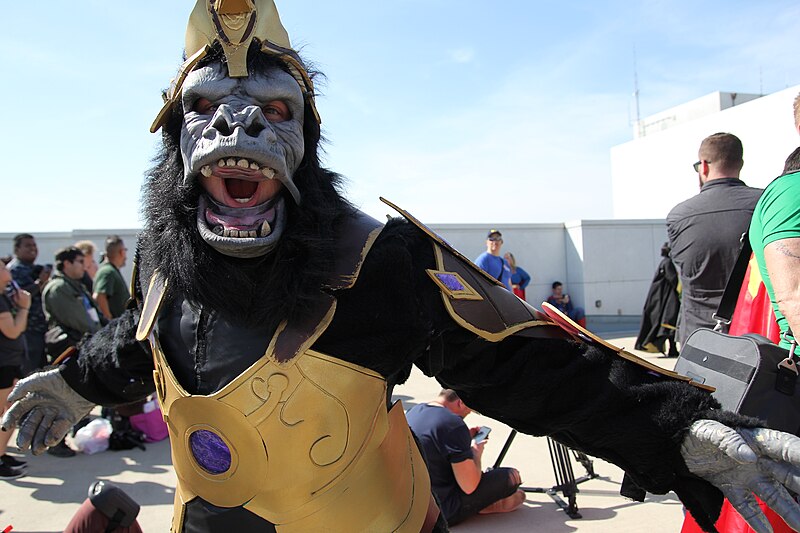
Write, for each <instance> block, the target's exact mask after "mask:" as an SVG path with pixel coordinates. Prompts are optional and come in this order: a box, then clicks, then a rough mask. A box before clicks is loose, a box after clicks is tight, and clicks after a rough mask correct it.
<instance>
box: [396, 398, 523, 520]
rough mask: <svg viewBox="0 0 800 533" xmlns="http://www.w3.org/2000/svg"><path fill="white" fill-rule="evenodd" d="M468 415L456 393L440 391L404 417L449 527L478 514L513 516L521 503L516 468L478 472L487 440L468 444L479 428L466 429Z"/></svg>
mask: <svg viewBox="0 0 800 533" xmlns="http://www.w3.org/2000/svg"><path fill="white" fill-rule="evenodd" d="M471 412H472V410H471V409H470V408H469V407H467V406H466V405H465V404H464V402H462V401H461V398H459V397H458V394H456V392H455V391H454V390H451V389H443V390H442V391H441V392H440V393H439V395H438V396H437V397H436V399H435V400H433V401H432V402H430V403H427V404H420V405H417V406H414V407H413V408H412V409H409V411H408V413H406V418H407V419H408V425H409V426H410V427H411V431H413V432H414V434H415V435H416V436H417V438H418V439H419V442H420V446H421V447H422V451H423V454H424V456H425V460H426V462H427V465H428V472H429V473H430V477H431V488H432V489H433V493H434V494H435V495H436V498H437V499H438V500H439V504H440V506H441V510H442V513H443V514H444V516H445V518H446V519H447V523H448V524H450V525H454V524H457V523H459V522H461V521H463V520H464V519H466V518H468V517H470V516H472V515H475V514H479V513H480V514H489V513H504V512H508V511H513V510H515V509H517V508H519V507H520V506H521V505H522V504H523V503H524V502H525V493H524V492H523V491H522V490H520V489H519V486H520V484H521V483H522V480H521V479H520V475H519V471H517V470H516V469H515V468H495V469H492V470H487V471H486V472H481V456H482V454H483V447H484V445H485V444H486V441H485V440H483V441H481V442H479V443H476V444H473V443H472V437H473V436H474V435H475V434H476V433H477V431H478V429H479V428H477V427H474V428H468V427H467V425H466V424H465V423H464V420H463V419H464V417H465V416H467V415H468V414H469V413H471Z"/></svg>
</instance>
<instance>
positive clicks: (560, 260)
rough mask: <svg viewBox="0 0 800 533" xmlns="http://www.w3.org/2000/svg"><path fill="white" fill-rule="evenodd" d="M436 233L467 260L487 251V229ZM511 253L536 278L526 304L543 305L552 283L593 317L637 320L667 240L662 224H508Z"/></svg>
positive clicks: (458, 227) (506, 246) (442, 228)
mask: <svg viewBox="0 0 800 533" xmlns="http://www.w3.org/2000/svg"><path fill="white" fill-rule="evenodd" d="M432 229H433V230H434V231H435V232H436V233H437V234H439V235H440V236H441V237H442V238H444V239H445V240H446V241H447V242H449V243H450V244H452V245H453V246H455V247H456V248H457V249H458V250H460V251H461V252H462V253H464V255H466V256H467V257H469V258H471V259H474V258H476V257H477V256H478V255H479V254H480V253H481V252H483V251H484V250H485V241H486V234H487V233H488V230H489V229H490V228H488V227H487V226H484V225H480V226H479V225H474V224H437V225H434V226H432ZM497 229H498V230H500V231H502V233H503V249H502V251H503V252H506V251H510V252H512V253H513V254H514V257H515V258H516V259H517V263H518V264H519V265H520V266H522V268H524V269H525V270H526V271H527V272H528V273H529V274H530V275H531V277H532V278H533V280H532V281H531V284H530V286H529V287H528V289H527V291H526V299H527V300H528V302H529V303H530V304H532V305H534V306H539V304H541V302H542V301H544V300H545V299H546V298H547V296H549V295H550V286H551V284H552V283H553V281H556V280H558V281H561V282H563V283H564V285H565V288H566V291H567V292H568V293H569V294H570V295H571V297H572V299H573V302H574V303H575V304H576V305H580V306H582V307H584V308H585V309H586V314H587V316H589V317H595V318H600V317H628V318H630V317H638V316H639V315H640V314H641V311H642V307H643V306H644V299H645V297H646V296H647V290H648V288H649V287H650V281H651V280H652V279H653V274H654V273H655V270H656V266H657V265H658V263H659V261H660V259H661V256H660V251H661V245H662V244H663V243H664V242H665V241H666V240H667V233H666V228H665V226H664V220H581V221H574V222H568V223H565V224H507V225H503V226H499V227H497Z"/></svg>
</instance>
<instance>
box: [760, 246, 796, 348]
mask: <svg viewBox="0 0 800 533" xmlns="http://www.w3.org/2000/svg"><path fill="white" fill-rule="evenodd" d="M764 262H765V263H766V266H767V272H769V279H770V281H771V282H772V290H773V292H774V294H775V302H776V303H777V304H778V309H780V311H781V313H782V314H783V316H785V317H786V320H787V321H788V322H789V327H790V328H792V332H794V333H795V335H798V334H800V238H791V239H780V240H777V241H773V242H771V243H769V244H768V245H766V246H765V247H764Z"/></svg>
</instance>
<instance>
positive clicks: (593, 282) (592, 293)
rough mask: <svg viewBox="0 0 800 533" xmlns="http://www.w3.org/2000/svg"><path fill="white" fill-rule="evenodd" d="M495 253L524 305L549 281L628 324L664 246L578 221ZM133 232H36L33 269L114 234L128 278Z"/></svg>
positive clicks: (541, 295) (453, 228)
mask: <svg viewBox="0 0 800 533" xmlns="http://www.w3.org/2000/svg"><path fill="white" fill-rule="evenodd" d="M432 229H433V230H434V231H435V232H436V233H437V234H439V235H440V236H441V237H442V238H443V239H445V240H446V241H447V242H449V243H450V244H452V245H453V246H454V247H455V248H457V249H458V250H460V251H461V252H462V253H463V254H464V255H466V256H467V257H469V258H470V259H475V258H476V257H477V256H478V255H480V253H481V252H483V251H484V250H485V242H486V236H487V233H488V231H489V229H491V228H489V227H487V226H485V225H483V224H480V225H478V224H438V225H434V226H432ZM497 229H498V230H500V231H501V232H502V233H503V252H507V251H510V252H512V253H513V254H514V257H516V259H517V263H518V264H519V265H520V266H521V267H522V268H524V269H525V270H526V271H527V272H528V273H529V274H530V275H531V277H532V281H531V284H530V285H529V286H528V289H527V291H526V296H527V300H528V302H529V303H531V304H532V305H534V306H536V307H538V306H539V305H540V304H541V303H542V302H543V301H544V300H545V299H546V298H547V296H549V295H550V286H551V284H552V283H553V281H556V280H559V281H561V282H563V283H564V285H565V287H566V290H567V292H568V293H569V294H570V296H571V297H572V299H573V302H574V303H575V305H579V306H582V307H584V308H585V309H586V313H587V316H588V317H589V318H590V326H591V324H592V322H591V320H592V319H595V320H603V319H609V318H611V319H618V318H620V317H622V318H628V319H631V320H633V322H636V321H637V320H638V316H639V315H640V313H641V310H642V306H643V305H644V299H645V296H646V295H647V289H648V287H649V286H650V280H651V279H652V277H653V273H654V272H655V269H656V265H657V264H658V261H659V259H660V256H659V251H660V248H661V244H662V243H663V242H664V241H665V240H666V229H665V227H664V221H663V220H581V221H574V222H568V223H565V224H508V225H504V226H499V227H497ZM138 231H139V230H136V229H118V230H74V231H70V232H50V233H36V234H35V235H34V236H35V238H36V242H37V244H38V246H39V258H38V260H37V263H41V264H45V263H52V262H53V256H54V254H55V252H56V250H58V249H59V248H62V247H64V246H68V245H70V244H73V243H75V242H76V241H79V240H84V239H89V240H91V241H94V243H95V244H97V245H98V246H99V247H102V246H103V242H104V240H105V237H106V236H107V235H110V234H118V235H119V236H121V237H122V238H123V239H124V240H125V244H126V246H127V247H128V250H129V253H128V257H129V261H128V265H126V266H125V268H123V269H122V274H123V276H124V277H125V278H126V280H129V279H130V269H131V263H132V261H133V251H134V250H135V249H136V239H137V234H138ZM13 236H14V234H12V233H0V255H6V254H11V253H12V242H13V241H12V239H13Z"/></svg>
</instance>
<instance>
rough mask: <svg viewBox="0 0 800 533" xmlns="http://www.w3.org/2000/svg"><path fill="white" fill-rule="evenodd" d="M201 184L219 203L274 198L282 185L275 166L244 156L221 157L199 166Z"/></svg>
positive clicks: (252, 204)
mask: <svg viewBox="0 0 800 533" xmlns="http://www.w3.org/2000/svg"><path fill="white" fill-rule="evenodd" d="M200 174H201V176H202V177H201V182H202V184H203V187H204V188H205V189H206V191H207V192H208V194H209V196H211V197H212V198H213V199H214V200H215V201H216V202H217V203H218V204H220V205H223V206H228V207H233V208H236V207H255V206H257V205H260V204H263V203H265V202H267V201H268V200H270V199H271V198H273V197H274V196H275V195H276V194H277V192H278V191H279V190H280V188H281V183H280V181H279V180H276V179H275V170H274V169H272V168H270V167H268V166H262V165H260V164H259V163H257V162H255V161H251V160H249V159H245V158H232V157H231V158H228V159H220V160H219V161H217V163H216V164H213V165H204V166H203V167H202V168H201V169H200Z"/></svg>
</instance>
